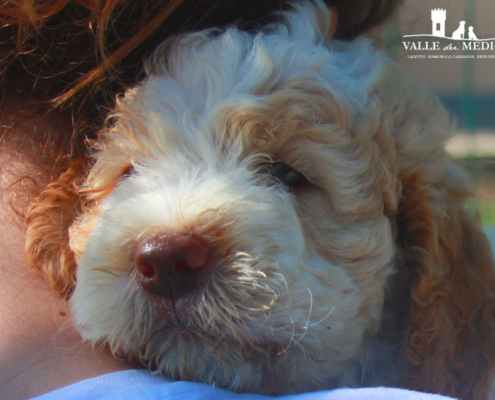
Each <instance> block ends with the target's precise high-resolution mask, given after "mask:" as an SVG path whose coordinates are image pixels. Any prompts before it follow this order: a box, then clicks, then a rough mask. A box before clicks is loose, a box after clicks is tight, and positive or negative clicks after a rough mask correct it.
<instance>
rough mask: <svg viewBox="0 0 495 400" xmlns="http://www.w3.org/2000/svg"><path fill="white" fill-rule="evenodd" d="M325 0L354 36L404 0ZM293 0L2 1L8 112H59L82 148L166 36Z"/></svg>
mask: <svg viewBox="0 0 495 400" xmlns="http://www.w3.org/2000/svg"><path fill="white" fill-rule="evenodd" d="M307 1H310V0H307ZM326 1H327V3H328V4H329V5H330V6H331V7H334V9H335V10H337V13H338V16H339V23H338V29H337V32H336V35H335V36H336V37H338V38H341V39H345V40H351V39H353V38H354V37H356V36H357V35H360V34H363V33H365V32H367V31H369V30H370V29H371V28H373V27H375V26H377V25H378V24H381V23H382V22H384V21H385V20H386V19H387V18H388V17H389V16H390V15H391V14H392V13H393V12H394V11H395V9H396V7H397V5H398V3H400V1H401V0H326ZM289 6H290V1H284V0H200V1H199V0H153V1H147V0H131V1H123V0H16V1H12V2H3V3H2V5H0V22H1V24H2V27H1V29H0V42H1V43H2V47H1V49H2V50H0V60H1V61H0V62H1V64H0V65H1V69H0V73H1V81H0V82H1V83H0V85H1V86H2V89H3V90H2V93H3V94H2V98H1V99H0V102H1V103H0V104H1V111H2V114H3V115H5V113H6V112H9V109H11V108H12V104H18V103H20V104H23V107H24V109H29V114H30V115H34V116H44V115H47V114H52V115H53V114H56V115H57V118H59V119H65V121H68V122H67V124H69V125H70V126H71V129H70V131H71V132H72V133H76V134H75V135H71V137H72V138H73V140H71V141H67V140H66V138H62V137H61V135H62V133H60V134H59V136H58V137H51V139H52V141H57V142H64V143H66V144H67V146H65V147H66V148H68V149H70V151H72V152H74V151H76V150H77V149H83V147H84V146H82V145H81V143H82V139H83V138H84V137H86V136H91V133H92V132H94V131H96V130H97V127H98V126H100V125H101V123H102V122H103V120H104V117H105V115H106V114H107V111H108V110H109V109H111V108H112V106H113V102H114V98H115V94H116V93H119V92H123V90H124V89H125V88H126V87H129V86H132V85H135V84H136V83H137V82H139V80H140V79H141V78H142V65H143V60H144V59H145V58H146V57H147V56H149V55H150V54H151V52H152V50H153V49H154V48H155V47H156V46H157V45H158V44H159V43H160V42H161V41H163V40H164V39H165V38H167V37H169V36H170V35H172V34H175V33H179V32H185V31H191V30H199V29H204V28H208V27H213V26H215V27H223V26H226V25H229V24H237V25H240V26H241V27H242V28H244V29H248V30H253V29H256V28H257V27H259V26H260V25H262V24H265V23H267V22H269V21H270V19H271V18H273V15H274V14H275V12H276V11H277V10H282V9H285V8H287V7H289ZM27 105H29V106H27ZM22 120H23V121H24V122H25V119H24V118H22ZM11 131H13V130H11ZM62 131H63V130H62ZM64 134H65V133H64ZM67 151H68V150H67Z"/></svg>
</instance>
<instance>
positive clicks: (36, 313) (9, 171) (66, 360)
mask: <svg viewBox="0 0 495 400" xmlns="http://www.w3.org/2000/svg"><path fill="white" fill-rule="evenodd" d="M9 114H10V116H11V115H12V114H11V113H9ZM4 115H5V114H4ZM10 116H9V121H7V122H8V123H6V121H5V117H3V118H2V117H0V126H1V129H2V136H1V139H2V141H1V142H0V327H1V329H0V398H1V399H3V400H10V399H13V400H14V399H15V400H23V399H29V398H31V397H34V396H37V395H41V394H43V393H46V392H49V391H52V390H55V389H57V388H60V387H63V386H67V385H70V384H72V383H75V382H78V381H80V380H83V379H86V378H91V377H94V376H98V375H101V374H105V373H108V372H113V371H120V370H124V369H128V368H130V366H129V365H128V364H127V363H124V362H123V361H120V360H117V359H115V358H114V357H112V356H111V354H110V353H109V352H108V351H107V350H102V351H99V350H93V349H92V348H91V347H90V346H88V345H87V344H85V343H83V342H82V340H81V338H80V337H79V335H78V334H77V332H76V330H75V329H74V328H73V326H72V325H71V323H70V311H69V309H68V306H67V304H66V302H65V301H64V300H63V299H61V298H60V297H59V296H58V295H56V294H55V293H54V292H53V291H52V289H51V288H50V287H49V286H48V284H47V283H46V282H45V280H44V279H43V278H42V277H41V276H40V275H38V273H37V272H36V271H35V270H34V269H31V268H30V267H29V265H28V261H27V259H26V257H25V255H24V221H23V215H24V213H25V211H26V209H27V207H28V206H29V203H30V201H31V200H32V198H33V197H34V196H35V194H36V193H37V191H39V190H41V188H42V187H43V184H44V183H46V182H47V179H48V177H47V176H48V175H49V174H47V173H46V171H47V169H46V168H45V167H40V165H39V162H38V161H39V159H40V157H41V153H40V152H43V151H44V150H43V146H37V145H33V143H32V142H31V141H30V140H29V139H30V136H28V135H30V132H28V130H29V128H30V127H29V125H28V126H26V125H24V126H23V128H22V129H20V130H19V129H18V130H16V132H15V134H16V135H17V137H16V140H15V141H12V140H9V132H6V131H5V130H6V129H7V130H8V129H10V128H11V127H12V126H13V125H15V124H13V123H12V120H11V118H10ZM55 125H56V124H55V123H54V121H51V122H46V121H41V122H40V121H38V122H36V123H33V124H32V129H33V131H39V130H40V129H41V130H44V131H46V130H49V129H54V126H55ZM19 135H26V137H25V138H24V140H17V139H19ZM13 142H15V143H13ZM19 143H24V144H23V145H20V144H19ZM45 176H46V177H45Z"/></svg>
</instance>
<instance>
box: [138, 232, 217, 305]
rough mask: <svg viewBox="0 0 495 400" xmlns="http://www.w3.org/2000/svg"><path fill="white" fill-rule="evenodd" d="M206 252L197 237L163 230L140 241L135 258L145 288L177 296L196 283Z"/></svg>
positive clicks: (207, 249) (200, 273) (204, 267)
mask: <svg viewBox="0 0 495 400" xmlns="http://www.w3.org/2000/svg"><path fill="white" fill-rule="evenodd" d="M209 253H210V250H209V246H208V243H207V242H206V241H205V240H204V239H202V238H200V237H197V236H193V235H188V234H185V235H169V234H164V235H160V236H157V237H155V238H153V239H150V240H147V241H145V242H143V243H141V244H140V245H139V247H138V249H137V251H136V257H135V260H134V261H135V267H136V269H137V270H138V271H139V273H140V274H141V278H142V279H141V283H142V285H143V287H144V288H145V289H147V290H149V291H151V292H152V293H155V294H158V295H160V296H164V297H174V298H176V297H178V296H181V295H183V294H184V293H187V292H189V291H190V290H192V289H194V288H195V287H197V285H198V283H199V282H200V277H201V275H202V273H203V272H204V271H205V269H206V268H207V266H208V264H209Z"/></svg>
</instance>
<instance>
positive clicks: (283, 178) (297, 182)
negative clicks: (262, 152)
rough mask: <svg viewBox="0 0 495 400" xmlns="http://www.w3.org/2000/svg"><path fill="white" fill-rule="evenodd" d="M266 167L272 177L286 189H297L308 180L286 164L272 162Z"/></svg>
mask: <svg viewBox="0 0 495 400" xmlns="http://www.w3.org/2000/svg"><path fill="white" fill-rule="evenodd" d="M266 168H267V170H268V173H269V174H270V175H271V176H272V177H273V178H275V179H276V180H277V181H278V182H280V183H281V184H282V185H284V186H285V187H286V188H288V189H297V188H299V187H301V186H303V185H304V184H305V183H307V182H308V180H307V179H306V177H305V176H304V175H303V174H302V173H300V172H299V171H297V170H295V169H294V168H292V167H291V166H289V165H287V164H283V163H281V162H274V163H272V164H270V165H268V166H267V167H266Z"/></svg>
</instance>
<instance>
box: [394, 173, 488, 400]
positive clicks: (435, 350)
mask: <svg viewBox="0 0 495 400" xmlns="http://www.w3.org/2000/svg"><path fill="white" fill-rule="evenodd" d="M425 170H426V169H425ZM462 181H463V179H462V176H461V175H460V171H459V170H458V169H457V167H455V166H453V165H450V166H448V167H447V169H446V172H445V174H444V176H443V178H442V179H439V180H437V181H435V182H432V181H431V180H430V181H428V179H426V178H425V174H424V172H423V173H422V171H421V168H418V169H417V170H416V171H415V172H413V173H410V174H408V175H407V176H404V177H403V179H402V184H403V196H402V202H401V205H400V207H399V212H398V217H397V227H398V228H397V229H398V247H399V252H398V254H401V256H400V257H401V258H402V260H401V262H400V263H398V268H399V269H402V270H401V271H398V274H399V275H402V276H404V275H407V276H409V277H410V282H411V308H410V315H409V319H408V323H407V325H408V326H407V329H406V336H405V338H404V345H403V348H402V357H403V362H404V373H403V376H402V381H401V385H402V386H404V387H408V388H412V389H416V390H423V391H428V392H437V393H442V394H446V395H450V396H453V397H459V398H462V399H476V400H481V399H486V398H487V396H488V392H487V391H488V388H489V380H490V379H491V378H492V376H491V372H492V371H493V365H494V364H495V278H494V262H493V256H492V252H491V249H490V244H489V242H488V240H487V238H486V236H485V235H484V233H483V232H482V231H481V229H480V227H479V226H478V223H477V222H476V221H475V219H474V218H473V217H472V216H471V215H470V213H469V212H468V211H467V210H466V209H465V208H464V204H463V203H464V201H465V199H466V198H467V197H468V196H469V195H470V193H469V191H468V190H467V189H466V187H465V185H463V184H461V183H460V182H462Z"/></svg>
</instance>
